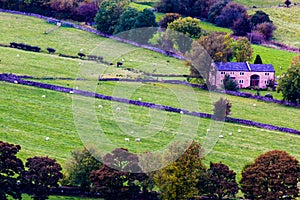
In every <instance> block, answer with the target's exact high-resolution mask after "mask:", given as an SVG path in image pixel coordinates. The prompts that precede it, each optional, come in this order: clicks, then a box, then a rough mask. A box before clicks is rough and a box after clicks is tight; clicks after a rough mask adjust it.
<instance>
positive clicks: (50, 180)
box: [25, 156, 63, 200]
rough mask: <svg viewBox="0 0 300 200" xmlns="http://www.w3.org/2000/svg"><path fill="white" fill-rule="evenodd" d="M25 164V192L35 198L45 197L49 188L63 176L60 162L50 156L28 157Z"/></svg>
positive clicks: (42, 199)
mask: <svg viewBox="0 0 300 200" xmlns="http://www.w3.org/2000/svg"><path fill="white" fill-rule="evenodd" d="M25 166H26V167H27V170H26V172H25V184H26V193H28V194H29V195H31V196H32V197H33V199H35V200H44V199H47V198H48V196H49V190H50V188H51V187H57V186H58V184H57V183H58V180H59V179H61V178H62V177H63V174H62V173H61V170H62V168H61V166H60V164H59V163H57V162H56V160H55V159H52V158H48V157H37V156H35V157H33V158H28V159H27V162H26V164H25Z"/></svg>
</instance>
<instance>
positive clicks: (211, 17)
mask: <svg viewBox="0 0 300 200" xmlns="http://www.w3.org/2000/svg"><path fill="white" fill-rule="evenodd" d="M230 1H231V0H220V1H217V2H216V3H214V4H213V5H212V6H211V7H210V9H209V11H208V16H207V19H208V21H209V22H211V23H214V24H215V23H216V22H215V20H216V18H217V17H218V16H219V15H220V14H221V11H222V9H223V8H224V7H225V6H226V5H227V4H228V3H229V2H230Z"/></svg>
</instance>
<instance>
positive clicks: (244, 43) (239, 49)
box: [233, 37, 253, 62]
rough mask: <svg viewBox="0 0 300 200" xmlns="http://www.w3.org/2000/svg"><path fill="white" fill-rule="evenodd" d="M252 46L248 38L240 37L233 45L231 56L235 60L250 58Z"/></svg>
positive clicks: (241, 60)
mask: <svg viewBox="0 0 300 200" xmlns="http://www.w3.org/2000/svg"><path fill="white" fill-rule="evenodd" d="M252 54H253V48H252V45H251V43H250V42H249V40H248V39H247V38H245V37H243V38H240V39H238V40H237V41H236V43H235V44H234V45H233V56H234V57H235V59H236V61H237V62H246V61H251V60H252Z"/></svg>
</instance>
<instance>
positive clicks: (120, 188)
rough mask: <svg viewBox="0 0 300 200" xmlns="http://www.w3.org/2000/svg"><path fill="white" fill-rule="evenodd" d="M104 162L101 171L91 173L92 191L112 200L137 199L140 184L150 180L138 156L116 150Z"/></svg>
mask: <svg viewBox="0 0 300 200" xmlns="http://www.w3.org/2000/svg"><path fill="white" fill-rule="evenodd" d="M103 161H104V164H103V165H102V167H101V168H100V169H98V170H96V171H92V172H91V175H90V180H91V182H92V191H94V192H101V193H103V194H104V195H105V198H106V199H111V200H114V199H126V198H129V199H135V198H136V197H137V196H138V195H139V192H140V187H139V185H138V184H139V183H141V182H142V181H144V180H146V179H147V178H148V176H147V175H146V174H145V173H143V172H142V169H141V167H140V166H139V164H138V163H139V159H138V156H137V155H136V154H133V153H130V152H129V151H128V150H127V149H124V148H116V149H115V150H113V152H112V153H111V154H110V153H108V154H106V155H105V156H104V158H103ZM125 184H126V186H125Z"/></svg>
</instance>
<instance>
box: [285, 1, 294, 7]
mask: <svg viewBox="0 0 300 200" xmlns="http://www.w3.org/2000/svg"><path fill="white" fill-rule="evenodd" d="M284 4H285V5H286V7H290V5H291V4H292V2H291V1H290V0H285V1H284Z"/></svg>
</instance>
